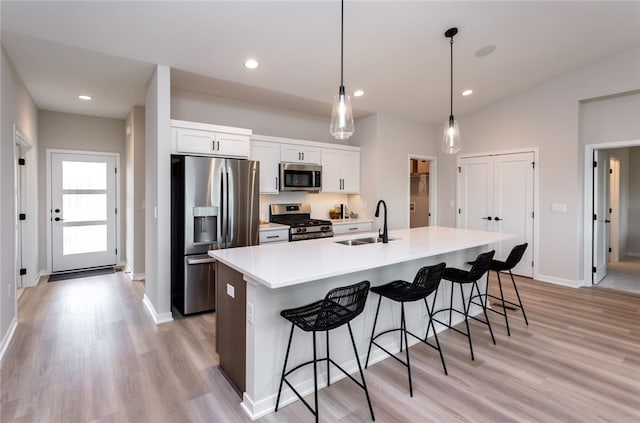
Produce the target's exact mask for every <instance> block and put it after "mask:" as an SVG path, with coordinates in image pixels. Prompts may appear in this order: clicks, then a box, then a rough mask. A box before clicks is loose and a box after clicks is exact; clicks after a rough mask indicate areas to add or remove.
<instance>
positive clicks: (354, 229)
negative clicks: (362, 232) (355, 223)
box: [349, 228, 358, 231]
mask: <svg viewBox="0 0 640 423" xmlns="http://www.w3.org/2000/svg"><path fill="white" fill-rule="evenodd" d="M349 230H350V231H357V230H358V228H349Z"/></svg>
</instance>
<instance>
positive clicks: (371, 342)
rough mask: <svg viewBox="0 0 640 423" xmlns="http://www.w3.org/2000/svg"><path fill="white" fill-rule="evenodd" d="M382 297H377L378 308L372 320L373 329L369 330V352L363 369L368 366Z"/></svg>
mask: <svg viewBox="0 0 640 423" xmlns="http://www.w3.org/2000/svg"><path fill="white" fill-rule="evenodd" d="M381 302H382V297H378V306H377V307H376V317H374V318H373V329H371V340H370V341H369V351H367V361H366V362H365V363H364V368H365V369H366V368H367V367H368V366H369V356H370V355H371V345H373V336H374V335H375V333H376V323H378V312H379V311H380V303H381Z"/></svg>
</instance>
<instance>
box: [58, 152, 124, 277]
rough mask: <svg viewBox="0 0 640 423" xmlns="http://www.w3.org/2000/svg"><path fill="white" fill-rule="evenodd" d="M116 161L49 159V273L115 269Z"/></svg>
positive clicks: (62, 156) (86, 157) (98, 156)
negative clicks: (111, 267) (113, 267)
mask: <svg viewBox="0 0 640 423" xmlns="http://www.w3.org/2000/svg"><path fill="white" fill-rule="evenodd" d="M116 162H117V157H116V156H114V155H109V154H97V153H96V154H90V153H87V154H68V153H51V167H50V169H51V175H50V176H51V210H50V218H51V265H52V266H51V268H52V271H53V272H60V271H69V270H77V269H84V268H91V267H100V266H110V265H115V264H116V261H117V250H116V248H117V226H116V216H117V210H116V207H117V203H116V194H117V193H116V190H117V189H116V188H117V184H116V176H117V175H116V172H117V170H116Z"/></svg>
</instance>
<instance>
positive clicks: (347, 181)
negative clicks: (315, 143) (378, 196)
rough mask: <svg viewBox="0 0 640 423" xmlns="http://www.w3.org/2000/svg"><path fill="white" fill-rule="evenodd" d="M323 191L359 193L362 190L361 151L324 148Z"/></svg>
mask: <svg viewBox="0 0 640 423" xmlns="http://www.w3.org/2000/svg"><path fill="white" fill-rule="evenodd" d="M322 192H325V193H338V194H358V193H359V192H360V152H359V151H350V150H338V149H332V148H323V149H322Z"/></svg>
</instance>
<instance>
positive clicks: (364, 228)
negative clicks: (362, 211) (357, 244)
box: [333, 222, 373, 235]
mask: <svg viewBox="0 0 640 423" xmlns="http://www.w3.org/2000/svg"><path fill="white" fill-rule="evenodd" d="M372 227H373V224H372V223H371V222H353V223H351V222H349V223H334V224H333V233H334V235H342V234H352V233H357V232H371V230H372Z"/></svg>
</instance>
